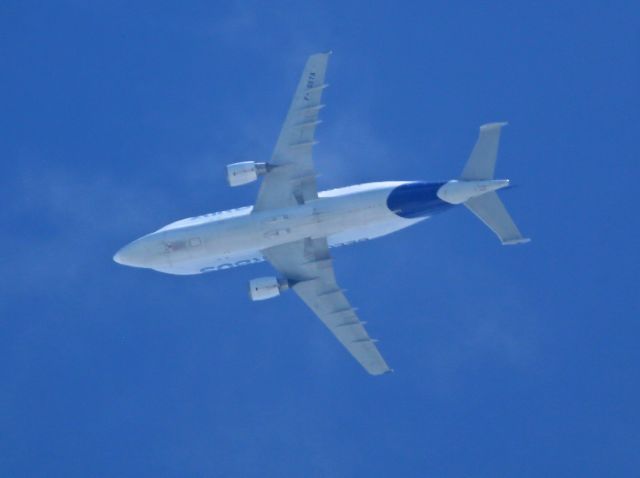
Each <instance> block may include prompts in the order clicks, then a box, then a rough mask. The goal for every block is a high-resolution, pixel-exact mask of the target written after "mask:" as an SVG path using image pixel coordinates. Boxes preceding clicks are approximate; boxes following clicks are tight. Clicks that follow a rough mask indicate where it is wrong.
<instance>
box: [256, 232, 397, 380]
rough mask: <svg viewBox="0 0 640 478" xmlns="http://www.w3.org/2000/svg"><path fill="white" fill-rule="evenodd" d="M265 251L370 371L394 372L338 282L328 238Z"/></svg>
mask: <svg viewBox="0 0 640 478" xmlns="http://www.w3.org/2000/svg"><path fill="white" fill-rule="evenodd" d="M263 254H264V256H265V257H266V259H267V260H268V261H269V262H270V263H271V264H272V265H273V266H274V267H275V268H276V269H277V270H278V272H280V273H281V274H282V275H283V276H284V277H285V278H286V279H287V280H288V281H289V283H290V285H291V288H292V289H293V291H294V292H295V293H296V294H298V296H299V297H300V298H301V299H302V300H303V301H304V303H305V304H307V306H309V308H310V309H311V310H312V311H313V312H314V313H315V314H316V315H317V316H318V317H319V318H320V320H321V321H322V322H323V323H324V324H325V325H326V326H327V328H328V329H329V330H330V331H331V332H332V333H333V335H334V336H335V337H336V338H337V339H338V340H339V341H340V343H341V344H342V345H343V346H344V347H345V348H346V349H347V350H348V351H349V353H350V354H351V355H352V356H353V358H355V359H356V360H357V361H358V362H359V363H360V364H361V365H362V366H363V367H364V368H365V370H366V371H367V372H369V373H370V374H372V375H380V374H383V373H386V372H390V371H391V369H390V368H389V366H388V365H387V364H386V362H385V361H384V359H383V358H382V355H381V354H380V352H379V351H378V348H377V347H376V345H375V340H373V339H371V338H370V337H369V335H368V334H367V331H366V330H365V328H364V322H361V321H360V319H359V318H358V316H357V314H356V310H355V309H354V308H353V307H351V304H350V303H349V301H348V300H347V298H346V297H345V295H344V293H343V290H342V289H340V287H339V286H338V284H337V282H336V278H335V274H334V271H333V264H332V259H331V256H330V254H329V247H328V245H327V240H326V239H324V238H323V239H310V238H307V239H304V240H301V241H295V242H291V243H287V244H283V245H280V246H275V247H272V248H269V249H266V250H264V251H263Z"/></svg>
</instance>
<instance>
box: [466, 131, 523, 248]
mask: <svg viewBox="0 0 640 478" xmlns="http://www.w3.org/2000/svg"><path fill="white" fill-rule="evenodd" d="M506 124H507V123H489V124H485V125H482V126H480V135H479V136H478V141H477V142H476V145H475V146H474V148H473V151H472V152H471V156H470V157H469V160H468V161H467V164H466V165H465V167H464V169H463V171H462V175H461V176H460V182H467V183H472V182H473V183H476V184H479V183H480V182H491V183H498V182H499V181H496V180H493V177H494V171H495V167H496V158H497V156H498V145H499V144H500V130H501V129H502V127H503V126H505V125H506ZM500 182H502V183H506V184H504V185H505V186H506V185H507V184H508V181H506V180H505V181H500ZM502 187H504V186H502ZM495 189H498V187H495V188H487V192H485V193H482V194H479V195H473V197H470V198H469V199H467V200H466V201H465V202H464V205H465V206H466V207H467V208H468V209H469V210H470V211H471V212H472V213H473V214H475V215H476V216H477V217H478V219H480V220H481V221H482V222H483V223H484V224H485V225H486V226H487V227H488V228H489V229H491V230H492V231H493V232H494V233H495V234H496V235H497V236H498V237H499V238H500V241H501V242H502V244H503V245H512V244H522V243H525V242H529V241H530V239H528V238H526V237H524V236H523V235H522V234H521V233H520V230H519V229H518V227H517V226H516V225H515V223H514V222H513V219H511V216H510V215H509V213H508V212H507V209H506V208H505V207H504V204H502V201H500V198H499V197H498V194H497V193H496V192H495Z"/></svg>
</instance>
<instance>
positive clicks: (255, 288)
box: [249, 277, 288, 301]
mask: <svg viewBox="0 0 640 478" xmlns="http://www.w3.org/2000/svg"><path fill="white" fill-rule="evenodd" d="M287 287H288V285H287V282H286V281H281V280H278V279H277V278H275V277H260V278H258V279H253V280H252V281H249V297H251V300H253V301H256V300H266V299H273V298H274V297H278V296H279V295H280V292H281V291H283V290H285V289H287Z"/></svg>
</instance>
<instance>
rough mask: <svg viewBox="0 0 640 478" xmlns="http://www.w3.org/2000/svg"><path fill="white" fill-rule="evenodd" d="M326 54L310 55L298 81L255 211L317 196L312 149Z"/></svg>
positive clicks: (292, 203) (320, 105) (319, 107)
mask: <svg viewBox="0 0 640 478" xmlns="http://www.w3.org/2000/svg"><path fill="white" fill-rule="evenodd" d="M329 55H330V53H317V54H315V55H311V56H310V57H309V59H308V60H307V63H306V65H305V67H304V71H303V72H302V76H301V77H300V81H299V82H298V87H297V88H296V92H295V94H294V96H293V100H292V101H291V106H290V107H289V112H288V113H287V117H286V119H285V121H284V124H283V125H282V129H281V130H280V135H279V137H278V141H277V143H276V147H275V148H274V150H273V154H272V156H271V160H270V161H269V171H268V173H267V174H266V175H265V177H264V180H263V181H262V184H261V186H260V191H259V192H258V198H257V200H256V204H255V207H254V209H253V210H254V211H255V212H259V211H264V210H267V209H275V208H281V207H290V206H295V205H297V204H303V203H304V202H306V201H309V200H312V199H316V198H317V197H318V189H317V186H316V172H315V169H314V167H313V159H312V149H313V146H314V144H316V142H315V131H316V126H317V125H318V124H319V123H320V120H319V119H318V115H319V111H320V110H321V109H322V108H323V107H324V105H323V104H322V102H321V99H322V91H323V90H324V89H325V88H326V87H327V86H328V85H327V84H326V83H325V82H324V80H325V73H326V70H327V62H328V61H329Z"/></svg>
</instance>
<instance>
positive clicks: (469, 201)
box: [113, 52, 529, 375]
mask: <svg viewBox="0 0 640 478" xmlns="http://www.w3.org/2000/svg"><path fill="white" fill-rule="evenodd" d="M330 54H331V52H328V53H318V54H314V55H311V56H310V57H309V58H308V60H307V62H306V65H305V67H304V70H303V72H302V76H301V78H300V81H299V83H298V86H297V88H296V91H295V94H294V96H293V100H292V102H291V105H290V108H289V111H288V113H287V116H286V119H285V121H284V124H283V126H282V129H281V131H280V135H279V137H278V140H277V143H276V145H275V149H274V151H273V154H272V155H271V160H270V161H268V162H255V161H243V162H239V163H234V164H229V165H228V166H227V168H226V173H227V180H228V182H229V185H230V186H232V187H236V186H242V185H245V184H249V183H252V182H254V181H256V180H257V179H258V178H259V177H262V182H261V185H260V188H259V191H258V196H257V199H256V202H255V204H254V205H253V206H246V207H240V208H237V209H231V210H229V211H221V212H215V213H211V214H205V215H202V216H197V217H190V218H187V219H182V220H179V221H176V222H173V223H171V224H168V225H166V226H164V227H162V228H161V229H158V230H157V231H155V232H152V233H150V234H147V235H145V236H143V237H141V238H139V239H137V240H135V241H133V242H131V243H130V244H128V245H126V246H124V247H123V248H122V249H120V250H119V251H118V252H117V253H116V254H115V255H114V256H113V259H114V261H115V262H117V263H119V264H122V265H126V266H131V267H141V268H148V269H153V270H155V271H159V272H164V273H168V274H178V275H186V274H201V273H205V272H210V271H221V270H225V269H229V268H232V267H238V266H244V265H249V264H254V263H257V262H262V261H264V260H266V261H268V262H269V263H270V264H271V265H272V266H273V268H274V269H275V270H276V272H277V274H276V275H274V276H270V277H260V278H256V279H253V280H251V281H250V282H249V296H250V298H251V300H254V301H260V300H266V299H271V298H274V297H277V296H278V295H280V293H281V292H283V291H285V290H287V289H291V290H293V291H294V292H295V293H296V294H297V295H298V296H299V297H300V298H301V299H302V301H303V302H305V303H306V304H307V306H308V307H309V308H310V309H311V310H312V311H313V312H314V313H315V314H316V315H317V316H318V317H319V318H320V320H321V321H322V322H323V323H324V324H325V325H326V326H327V328H328V329H329V330H330V331H331V332H332V333H333V335H334V336H335V337H336V338H337V339H338V341H340V343H341V344H342V345H343V346H344V347H345V348H346V349H347V350H348V351H349V353H350V354H351V355H352V356H353V357H354V358H355V359H356V360H357V361H358V362H359V363H360V364H361V365H362V367H363V368H364V369H365V370H366V371H367V372H368V373H370V374H372V375H381V374H384V373H387V372H390V371H392V369H391V368H390V367H389V366H388V365H387V363H386V362H385V360H384V358H383V357H382V355H381V354H380V352H379V350H378V348H377V346H376V345H375V343H376V342H377V341H376V340H375V339H372V338H370V337H369V335H368V333H367V331H366V330H365V328H364V324H365V322H363V321H361V320H360V319H359V317H358V315H357V314H356V309H355V308H353V307H352V306H351V304H350V303H349V301H348V300H347V298H346V296H345V294H344V289H342V288H341V287H340V286H339V285H338V283H337V281H336V277H335V273H334V269H333V261H332V258H331V253H330V249H331V248H333V247H339V246H346V245H351V244H356V243H359V242H362V241H367V240H371V239H374V238H378V237H382V236H385V235H387V234H390V233H392V232H396V231H399V230H400V229H404V228H406V227H409V226H412V225H414V224H417V223H419V222H421V221H424V220H425V219H428V218H430V217H431V216H433V215H434V214H438V213H441V212H444V211H447V210H449V209H452V208H453V207H454V206H456V205H460V204H462V205H464V206H466V207H467V209H469V210H470V211H471V212H472V213H473V214H475V215H476V216H477V217H478V218H479V219H480V220H481V221H482V222H484V224H486V225H487V226H488V227H489V228H490V229H491V230H492V231H493V232H494V233H495V234H496V235H497V236H498V238H499V239H500V241H501V242H502V244H505V245H511V244H521V243H525V242H528V241H529V239H528V238H525V237H523V235H522V234H521V233H520V231H519V230H518V228H517V226H516V225H515V224H514V222H513V220H512V219H511V217H510V216H509V213H508V212H507V210H506V209H505V207H504V205H503V204H502V202H501V201H500V199H499V197H498V195H497V194H496V191H497V190H499V189H502V188H505V187H507V186H509V180H508V179H495V178H494V169H495V163H496V157H497V153H498V144H499V141H500V132H501V129H502V127H503V126H504V125H505V124H506V123H489V124H485V125H483V126H481V127H480V133H479V136H478V139H477V142H476V144H475V146H474V148H473V150H472V152H471V156H470V157H469V159H468V161H467V163H466V165H465V167H464V169H463V170H462V174H461V175H460V177H459V178H457V179H452V180H449V181H440V182H423V181H385V182H373V183H366V184H356V185H353V186H347V187H341V188H337V189H332V190H329V191H318V188H317V181H316V176H317V173H316V170H315V168H314V164H313V160H312V149H313V146H314V145H315V144H317V142H316V141H315V139H314V138H315V131H316V127H317V126H318V124H320V122H321V121H320V120H319V113H320V110H321V109H322V108H324V106H325V105H324V104H323V103H322V101H321V98H322V93H323V91H324V89H325V88H326V87H327V86H328V85H327V84H326V83H325V73H326V69H327V63H328V60H329V56H330Z"/></svg>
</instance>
